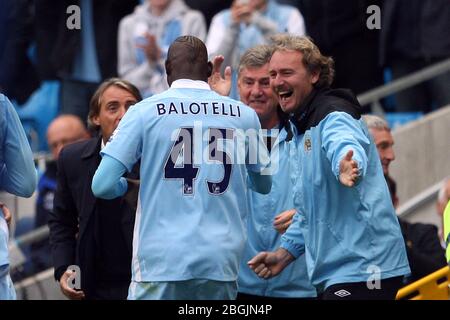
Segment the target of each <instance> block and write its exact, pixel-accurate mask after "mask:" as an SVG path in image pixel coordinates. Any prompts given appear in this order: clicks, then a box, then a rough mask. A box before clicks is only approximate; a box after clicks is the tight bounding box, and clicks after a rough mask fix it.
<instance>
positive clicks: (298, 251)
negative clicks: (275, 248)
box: [280, 237, 305, 259]
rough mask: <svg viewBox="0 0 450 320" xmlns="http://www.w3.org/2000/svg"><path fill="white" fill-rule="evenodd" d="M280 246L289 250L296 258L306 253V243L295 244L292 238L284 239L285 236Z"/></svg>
mask: <svg viewBox="0 0 450 320" xmlns="http://www.w3.org/2000/svg"><path fill="white" fill-rule="evenodd" d="M280 248H283V249H285V250H287V251H289V253H290V254H292V256H293V257H294V258H295V259H297V258H298V257H299V256H301V255H302V254H304V253H305V246H304V245H298V244H294V243H293V242H291V241H290V240H287V239H283V237H282V238H281V244H280Z"/></svg>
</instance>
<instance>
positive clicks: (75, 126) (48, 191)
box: [31, 115, 89, 273]
mask: <svg viewBox="0 0 450 320" xmlns="http://www.w3.org/2000/svg"><path fill="white" fill-rule="evenodd" d="M87 138H89V133H88V131H87V130H86V127H85V125H84V123H83V121H81V119H80V118H78V117H77V116H74V115H61V116H59V117H57V118H55V119H54V120H53V121H52V122H51V123H50V125H49V127H48V129H47V143H48V145H49V147H50V151H51V152H52V157H53V158H52V160H51V161H48V162H47V163H46V170H45V172H44V174H43V175H42V176H41V178H40V179H39V183H38V197H37V201H36V215H35V221H34V226H35V228H39V227H41V226H44V225H47V223H48V218H49V216H50V214H51V213H52V212H53V199H54V197H55V191H56V161H57V160H58V156H59V152H60V151H61V149H62V148H63V147H64V146H66V145H68V144H71V143H74V142H76V141H79V140H84V139H87ZM50 254H51V252H50V246H49V243H48V239H45V240H42V241H39V242H35V243H33V244H32V245H31V255H32V261H33V272H36V273H37V272H40V271H43V270H46V269H48V268H50V267H51V266H52V264H51V258H50Z"/></svg>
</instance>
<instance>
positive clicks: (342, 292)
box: [322, 277, 403, 300]
mask: <svg viewBox="0 0 450 320" xmlns="http://www.w3.org/2000/svg"><path fill="white" fill-rule="evenodd" d="M402 279H403V277H394V278H387V279H383V280H380V286H379V289H377V288H373V289H370V288H369V287H368V285H367V282H354V283H338V284H334V285H332V286H329V287H328V288H326V289H325V291H324V292H323V295H322V299H323V300H394V299H395V296H396V295H397V291H398V289H400V288H401V287H402Z"/></svg>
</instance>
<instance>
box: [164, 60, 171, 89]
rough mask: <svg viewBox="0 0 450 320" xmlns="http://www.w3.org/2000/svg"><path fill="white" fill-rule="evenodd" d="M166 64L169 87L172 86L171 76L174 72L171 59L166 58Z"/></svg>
mask: <svg viewBox="0 0 450 320" xmlns="http://www.w3.org/2000/svg"><path fill="white" fill-rule="evenodd" d="M164 65H165V67H166V75H167V84H168V85H169V87H170V85H171V84H172V80H171V79H172V77H171V74H172V64H171V63H170V61H169V60H166V61H165V63H164Z"/></svg>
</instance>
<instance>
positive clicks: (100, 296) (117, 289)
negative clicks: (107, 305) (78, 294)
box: [86, 281, 130, 300]
mask: <svg viewBox="0 0 450 320" xmlns="http://www.w3.org/2000/svg"><path fill="white" fill-rule="evenodd" d="M129 286H130V281H110V282H105V281H102V282H97V283H96V284H95V287H94V288H93V290H92V292H91V293H90V295H87V296H86V299H87V300H126V299H127V297H128V288H129Z"/></svg>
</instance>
